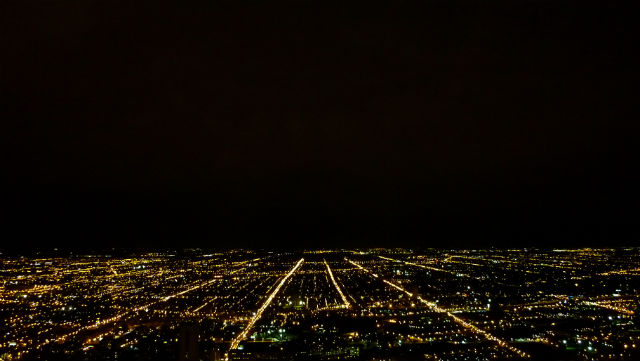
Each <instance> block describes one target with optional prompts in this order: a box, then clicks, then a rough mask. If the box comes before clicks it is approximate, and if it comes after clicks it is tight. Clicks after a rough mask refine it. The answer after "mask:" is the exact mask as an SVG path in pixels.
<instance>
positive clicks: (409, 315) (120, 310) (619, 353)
mask: <svg viewBox="0 0 640 361" xmlns="http://www.w3.org/2000/svg"><path fill="white" fill-rule="evenodd" d="M639 300H640V249H636V248H617V249H553V250H551V249H548V250H541V249H517V250H497V249H490V250H489V249H487V250H440V249H427V250H420V251H417V250H409V249H359V250H309V251H298V252H275V251H253V250H230V251H224V252H206V251H202V250H199V249H191V250H185V251H180V252H163V253H142V252H136V253H130V254H126V255H124V254H122V253H121V252H114V253H113V254H109V253H102V254H91V255H79V254H64V255H63V254H62V253H61V252H59V253H57V254H55V255H52V254H47V255H46V256H45V255H40V256H33V257H24V256H21V257H18V256H7V255H2V256H0V360H129V359H134V360H371V361H373V360H377V361H381V360H434V361H435V360H442V361H444V360H450V361H454V360H639V359H640V318H639V317H638V312H640V308H639V303H638V301H639Z"/></svg>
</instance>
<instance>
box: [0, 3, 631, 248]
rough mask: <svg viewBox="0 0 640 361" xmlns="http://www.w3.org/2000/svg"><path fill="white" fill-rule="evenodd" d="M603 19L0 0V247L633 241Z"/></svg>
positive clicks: (620, 58) (623, 48) (503, 8)
mask: <svg viewBox="0 0 640 361" xmlns="http://www.w3.org/2000/svg"><path fill="white" fill-rule="evenodd" d="M624 4H625V2H615V1H602V2H598V3H594V2H591V3H590V2H584V1H575V2H567V1H559V0H555V1H542V0H539V1H531V0H508V1H493V0H484V1H472V0H464V1H461V0H446V1H423V2H420V5H419V6H418V5H416V3H413V2H406V1H389V2H387V3H386V4H382V3H381V2H352V1H337V2H334V1H309V0H297V1H282V0H268V1H239V0H233V1H214V0H211V1H205V2H191V1H183V2H175V3H173V2H165V1H161V0H154V1H148V0H136V1H130V0H126V1H125V0H123V1H119V0H82V1H69V0H60V1H30V0H17V1H13V0H6V1H3V2H2V4H1V5H0V14H1V15H0V29H1V34H0V35H1V45H2V55H1V56H0V62H1V63H0V72H1V73H0V75H1V80H2V90H1V94H2V103H4V104H5V105H3V106H2V108H3V110H2V112H4V113H5V116H2V118H3V119H4V120H2V121H1V122H2V125H1V126H0V127H1V128H0V130H1V135H0V139H1V141H2V142H1V147H2V148H1V151H2V158H3V160H2V167H1V168H2V170H1V171H0V172H1V174H2V177H1V181H0V187H1V193H0V197H2V198H1V199H0V200H1V205H0V209H1V210H2V214H1V218H2V219H1V220H0V222H1V224H0V226H1V229H0V232H1V237H2V241H1V243H2V246H0V247H2V248H5V249H36V248H46V247H56V246H57V247H71V248H73V247H84V248H88V249H92V248H93V249H98V248H104V247H111V246H115V247H137V246H157V247H186V246H201V247H236V246H253V247H281V248H287V247H302V246H309V247H330V246H344V247H352V246H411V247H488V246H509V247H511V246H531V245H533V246H541V247H548V246H593V245H639V242H638V240H639V237H640V229H639V226H640V222H639V219H640V212H639V211H638V205H639V204H640V203H639V201H640V192H639V191H638V186H639V185H640V172H639V171H638V164H637V163H638V160H637V159H638V155H640V152H638V147H637V143H638V139H639V137H638V130H639V129H638V126H637V121H638V117H637V112H636V111H635V110H636V108H637V106H638V82H637V81H638V78H639V77H638V73H639V70H638V66H639V64H640V61H639V60H640V59H639V56H638V55H639V52H638V40H637V34H638V33H639V32H638V30H639V29H638V27H639V26H638V21H637V19H636V16H634V13H635V11H634V10H633V9H630V8H625V7H623V5H624Z"/></svg>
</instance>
